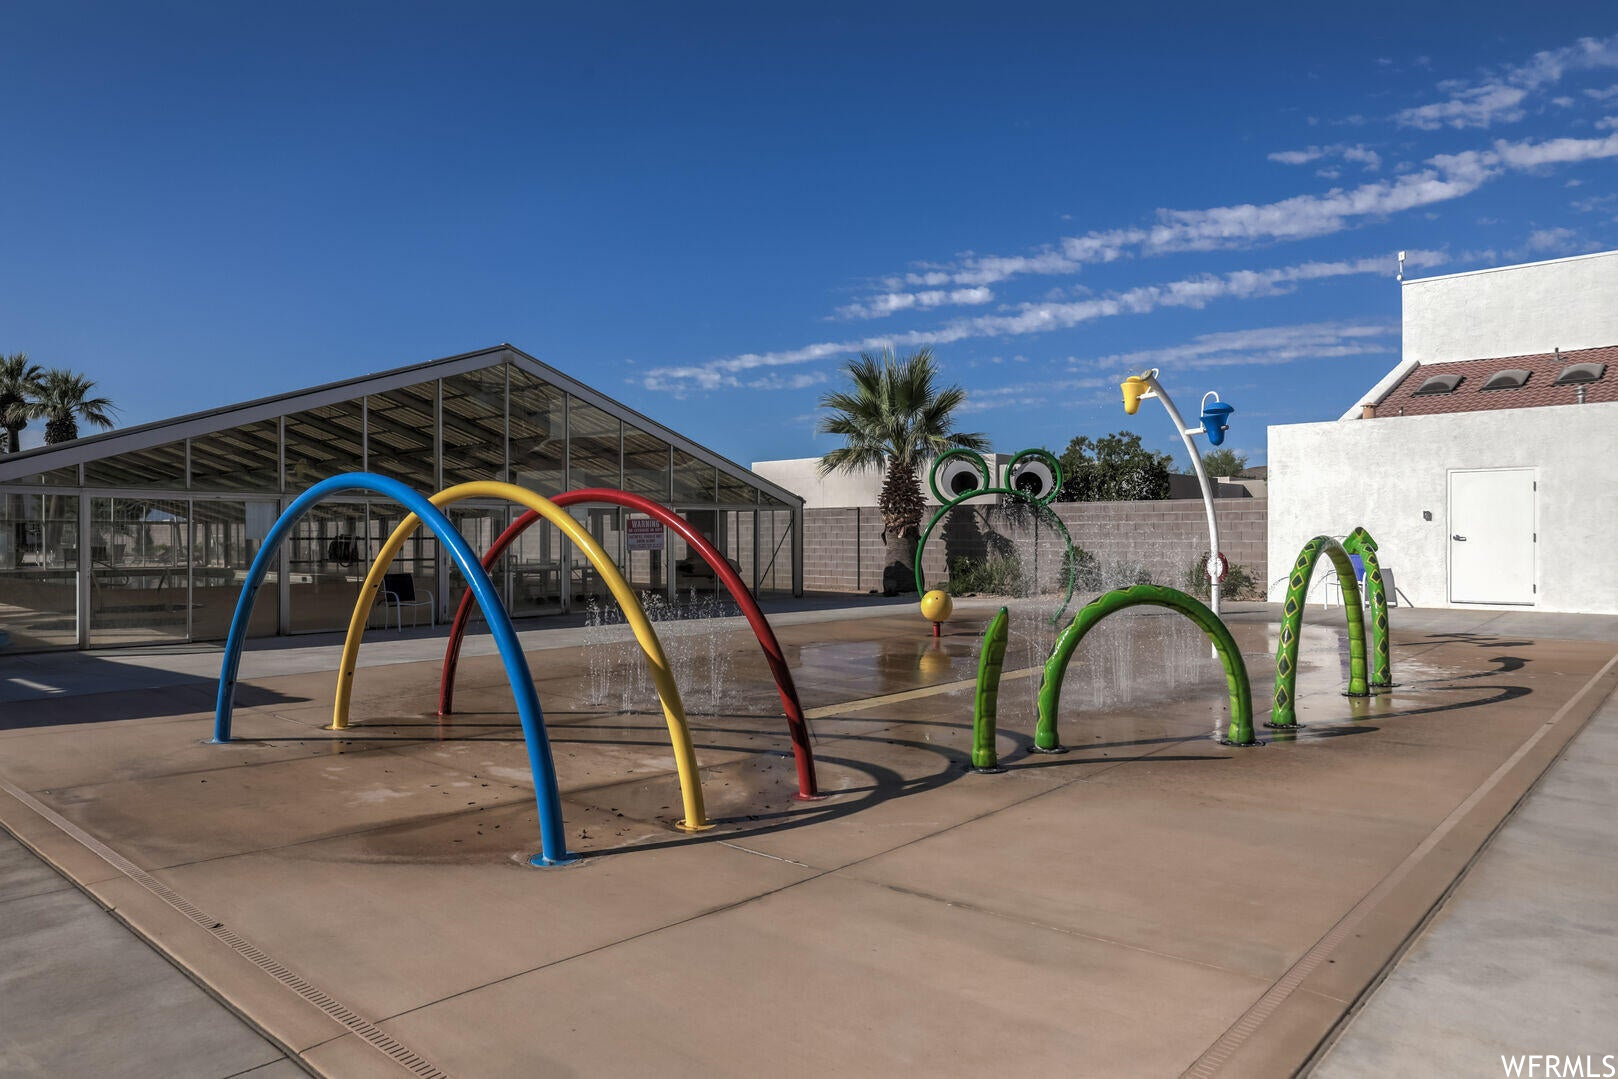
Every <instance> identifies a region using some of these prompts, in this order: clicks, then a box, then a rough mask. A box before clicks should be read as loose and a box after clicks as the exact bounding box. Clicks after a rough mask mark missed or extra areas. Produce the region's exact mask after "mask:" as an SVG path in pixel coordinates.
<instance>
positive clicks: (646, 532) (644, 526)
mask: <svg viewBox="0 0 1618 1079" xmlns="http://www.w3.org/2000/svg"><path fill="white" fill-rule="evenodd" d="M624 536H625V538H626V539H627V540H628V541H629V549H630V550H631V551H661V550H662V549H663V522H662V521H654V520H653V519H652V518H650V517H631V518H630V519H629V520H628V521H626V522H625V523H624Z"/></svg>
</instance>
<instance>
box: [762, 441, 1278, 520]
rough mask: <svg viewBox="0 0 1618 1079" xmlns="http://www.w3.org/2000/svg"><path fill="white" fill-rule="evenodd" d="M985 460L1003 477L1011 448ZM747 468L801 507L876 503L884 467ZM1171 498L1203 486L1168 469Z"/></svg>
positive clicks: (1232, 484)
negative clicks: (795, 499)
mask: <svg viewBox="0 0 1618 1079" xmlns="http://www.w3.org/2000/svg"><path fill="white" fill-rule="evenodd" d="M982 456H983V461H984V463H985V464H986V465H988V466H989V475H991V476H993V477H994V479H995V482H996V483H999V482H1000V481H1001V480H1002V479H1004V478H1005V477H1004V475H1003V473H1004V471H1005V467H1006V466H1007V465H1008V464H1010V463H1011V457H1012V455H1011V454H1009V453H985V454H983V455H982ZM751 471H752V472H753V473H754V474H756V475H759V476H763V477H764V478H765V479H767V480H769V481H770V482H771V483H774V484H776V485H777V486H780V487H785V488H786V489H787V490H789V491H791V492H792V493H793V494H795V495H797V496H799V497H800V498H802V499H803V508H804V509H807V510H813V509H851V508H853V507H855V506H874V505H876V498H877V495H879V494H881V492H882V471H881V470H880V469H874V468H873V469H866V470H864V471H862V472H836V473H833V474H832V475H830V476H822V475H820V458H818V457H794V458H788V459H786V460H782V461H754V462H753V464H752V468H751ZM920 478H921V493H922V497H923V498H925V499H926V500H927V504H928V505H929V506H936V505H938V499H936V498H934V497H933V492H932V489H931V488H930V487H928V485H927V477H926V476H925V475H924V476H922V477H920ZM1264 494H1265V483H1264V481H1263V480H1257V479H1254V480H1246V479H1232V478H1231V477H1229V476H1220V477H1218V478H1217V479H1216V480H1215V483H1214V497H1215V498H1263V497H1264ZM998 497H999V496H998V495H985V496H984V497H983V498H971V499H967V502H966V504H967V505H978V504H981V503H984V502H993V501H995V499H997V498H998ZM1169 497H1170V498H1201V497H1202V488H1201V487H1200V486H1198V485H1197V478H1196V477H1195V476H1189V475H1186V476H1182V475H1177V474H1170V476H1169Z"/></svg>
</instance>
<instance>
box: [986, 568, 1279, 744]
mask: <svg viewBox="0 0 1618 1079" xmlns="http://www.w3.org/2000/svg"><path fill="white" fill-rule="evenodd" d="M1129 607H1167V608H1169V609H1170V610H1173V611H1178V612H1180V613H1181V614H1183V615H1185V616H1186V617H1187V618H1189V619H1190V620H1191V621H1192V622H1193V623H1195V624H1196V626H1197V628H1198V629H1200V630H1202V632H1203V633H1205V634H1206V635H1207V636H1208V639H1209V640H1210V641H1211V642H1212V643H1213V646H1214V649H1215V650H1216V651H1217V652H1218V653H1219V662H1220V663H1221V664H1222V665H1223V666H1224V668H1225V687H1226V689H1227V690H1229V692H1230V726H1229V728H1228V730H1227V732H1226V736H1225V737H1224V738H1222V739H1220V741H1222V742H1224V743H1225V744H1226V745H1231V746H1255V745H1263V743H1262V742H1260V741H1259V740H1258V739H1257V738H1255V737H1254V736H1253V690H1252V686H1251V684H1250V683H1249V682H1248V680H1247V666H1246V665H1245V664H1244V663H1243V662H1242V653H1241V649H1239V648H1238V647H1237V646H1236V640H1235V638H1233V637H1232V636H1231V635H1230V630H1229V629H1227V628H1226V626H1225V623H1224V622H1222V621H1220V620H1219V616H1218V615H1216V614H1214V613H1213V611H1211V610H1209V609H1208V608H1207V607H1206V606H1204V605H1203V604H1202V603H1199V602H1198V601H1197V600H1196V599H1194V598H1192V597H1191V596H1188V595H1186V594H1185V593H1184V592H1181V591H1180V590H1179V589H1177V588H1167V587H1164V586H1163V585H1154V584H1138V585H1133V586H1131V587H1129V588H1115V589H1113V590H1112V591H1111V592H1105V593H1102V594H1101V595H1100V596H1097V597H1096V598H1095V599H1093V600H1091V601H1090V602H1089V603H1088V604H1086V605H1085V606H1084V607H1083V608H1081V609H1080V610H1079V613H1078V614H1076V615H1074V616H1073V621H1071V622H1069V623H1068V624H1067V627H1066V628H1065V629H1063V630H1062V632H1061V633H1060V634H1058V635H1057V638H1056V647H1054V648H1053V649H1051V655H1050V658H1049V659H1047V660H1046V661H1045V674H1044V679H1043V681H1042V682H1041V683H1040V687H1039V723H1038V725H1037V726H1036V727H1035V729H1034V748H1035V749H1036V750H1039V751H1040V752H1042V753H1060V752H1062V745H1061V742H1060V740H1059V738H1058V735H1057V727H1056V716H1057V711H1058V709H1059V708H1060V707H1061V703H1062V679H1063V677H1064V676H1066V674H1067V667H1068V663H1069V662H1070V661H1071V660H1072V659H1073V653H1074V652H1075V651H1077V650H1078V647H1079V642H1080V641H1082V640H1084V636H1085V634H1087V633H1089V632H1090V630H1092V629H1094V628H1095V626H1096V624H1097V623H1099V622H1100V621H1101V620H1102V619H1104V618H1106V617H1108V616H1109V615H1113V614H1117V613H1118V612H1119V611H1122V610H1125V609H1126V608H1129ZM985 637H986V642H985V643H986V646H987V635H985ZM997 673H998V672H997ZM979 683H980V684H979V695H980V696H981V695H982V692H983V690H982V684H981V683H982V675H981V673H980V676H979ZM994 723H995V717H994V713H993V711H988V712H985V711H984V710H982V709H980V710H979V712H978V714H977V715H976V716H974V718H973V724H972V763H973V765H974V766H975V767H977V768H978V769H979V770H988V769H993V768H995V767H996V766H997V765H998V763H999V762H998V761H997V759H996V758H995V753H994V735H995V729H994Z"/></svg>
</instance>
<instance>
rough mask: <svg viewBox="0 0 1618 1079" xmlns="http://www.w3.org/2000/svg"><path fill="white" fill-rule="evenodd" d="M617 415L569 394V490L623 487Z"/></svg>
mask: <svg viewBox="0 0 1618 1079" xmlns="http://www.w3.org/2000/svg"><path fill="white" fill-rule="evenodd" d="M618 433H619V424H618V419H617V417H616V416H609V415H608V414H607V413H605V412H603V411H601V409H599V408H596V407H595V406H594V405H590V404H586V403H585V402H583V401H581V400H579V399H578V398H577V397H569V398H568V404H567V439H568V450H569V457H568V474H567V486H568V489H569V490H574V489H577V488H579V487H622V486H623V482H622V481H623V475H622V465H623V460H622V454H621V453H620V448H619V445H618Z"/></svg>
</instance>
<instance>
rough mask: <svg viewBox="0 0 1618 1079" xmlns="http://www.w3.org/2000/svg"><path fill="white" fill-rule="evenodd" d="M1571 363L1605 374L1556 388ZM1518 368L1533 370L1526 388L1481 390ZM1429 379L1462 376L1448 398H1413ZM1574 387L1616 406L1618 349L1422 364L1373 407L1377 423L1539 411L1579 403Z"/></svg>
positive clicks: (1588, 397)
mask: <svg viewBox="0 0 1618 1079" xmlns="http://www.w3.org/2000/svg"><path fill="white" fill-rule="evenodd" d="M1575 363H1604V364H1606V365H1607V370H1606V373H1605V374H1604V375H1603V376H1602V377H1601V380H1600V381H1599V382H1584V383H1578V384H1576V385H1565V386H1557V385H1555V382H1556V376H1557V374H1558V373H1560V372H1561V370H1562V368H1564V367H1567V366H1569V365H1570V364H1575ZM1510 368H1523V369H1526V370H1528V371H1532V372H1533V374H1532V375H1530V376H1529V379H1528V381H1527V382H1526V383H1524V384H1523V385H1522V386H1520V387H1518V388H1516V389H1509V390H1485V389H1483V384H1484V383H1485V382H1487V381H1488V380H1489V376H1490V375H1492V374H1494V373H1495V372H1497V371H1505V370H1508V369H1510ZM1434 375H1464V376H1465V378H1464V379H1463V381H1462V382H1461V384H1460V385H1459V386H1458V387H1456V388H1455V390H1454V391H1453V392H1452V393H1440V394H1432V395H1429V396H1425V397H1417V396H1415V393H1416V390H1417V389H1418V388H1420V386H1421V384H1422V383H1423V382H1426V381H1427V380H1428V379H1429V378H1432V377H1433V376H1434ZM1579 386H1583V387H1584V399H1585V400H1586V401H1587V402H1598V401H1618V345H1604V346H1602V347H1601V348H1581V349H1574V350H1573V351H1571V352H1563V353H1561V355H1557V354H1556V353H1555V352H1540V353H1536V354H1534V355H1532V356H1498V357H1494V358H1491V359H1479V360H1452V361H1449V362H1447V363H1424V364H1420V365H1418V366H1416V367H1414V368H1412V369H1411V370H1410V372H1409V373H1408V374H1406V375H1405V377H1404V378H1402V379H1400V380H1399V382H1398V384H1397V385H1395V386H1394V387H1393V389H1391V390H1389V391H1388V392H1387V394H1386V395H1384V396H1383V398H1382V400H1380V401H1378V402H1377V404H1376V418H1377V419H1383V418H1386V417H1389V416H1436V415H1442V414H1447V413H1455V412H1492V411H1495V410H1498V409H1507V408H1539V407H1542V406H1545V405H1573V404H1578V401H1579V395H1578V389H1579Z"/></svg>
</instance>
